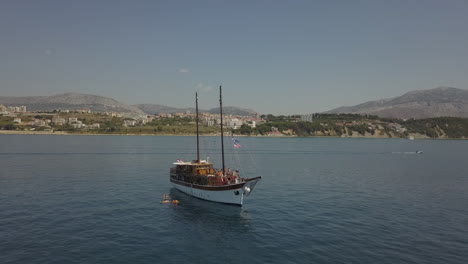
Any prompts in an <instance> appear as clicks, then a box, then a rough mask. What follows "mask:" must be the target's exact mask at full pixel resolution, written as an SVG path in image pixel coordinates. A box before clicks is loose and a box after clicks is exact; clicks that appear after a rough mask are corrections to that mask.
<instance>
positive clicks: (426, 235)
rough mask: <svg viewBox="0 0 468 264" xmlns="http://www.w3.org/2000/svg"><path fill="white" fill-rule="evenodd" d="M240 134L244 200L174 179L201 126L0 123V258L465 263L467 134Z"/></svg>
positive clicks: (207, 148) (208, 153) (216, 157)
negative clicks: (182, 130)
mask: <svg viewBox="0 0 468 264" xmlns="http://www.w3.org/2000/svg"><path fill="white" fill-rule="evenodd" d="M239 140H240V144H241V145H242V148H240V149H238V150H233V149H232V148H231V147H230V143H231V139H229V138H228V139H226V145H227V146H228V148H227V150H226V151H227V156H226V161H227V163H228V166H229V167H230V168H239V169H240V170H241V172H242V173H244V176H248V177H251V176H257V175H261V176H263V179H262V180H261V182H259V184H257V186H256V188H255V190H254V191H253V193H252V195H251V196H250V197H247V198H246V199H245V204H244V206H243V207H237V206H231V205H223V204H217V203H213V202H207V201H203V200H199V199H196V198H193V197H190V196H187V195H185V194H183V193H180V192H178V191H177V190H175V189H172V188H171V186H170V184H169V175H168V173H169V168H170V167H171V166H172V162H174V161H175V160H176V159H186V160H190V159H194V158H195V151H194V150H195V145H194V142H195V138H194V137H176V136H174V137H162V136H54V135H0V263H2V264H5V263H463V264H466V263H468V155H467V153H468V141H457V140H413V141H410V140H403V139H349V138H348V139H341V138H255V137H252V138H250V137H241V138H240V139H239ZM201 144H202V146H201V148H202V149H203V151H202V157H203V158H206V157H209V159H210V161H213V162H215V163H216V164H217V165H219V166H220V151H219V149H218V146H219V138H217V137H202V140H201ZM417 151H422V152H423V153H422V154H416V152H417ZM236 163H237V164H236ZM235 166H239V167H235ZM165 193H168V194H170V195H171V198H172V199H178V200H179V201H180V205H178V206H176V205H172V204H162V203H161V199H162V196H163V195H164V194H165Z"/></svg>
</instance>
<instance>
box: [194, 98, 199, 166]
mask: <svg viewBox="0 0 468 264" xmlns="http://www.w3.org/2000/svg"><path fill="white" fill-rule="evenodd" d="M195 112H196V117H195V119H196V123H197V163H200V137H199V135H198V134H199V133H198V93H197V92H195Z"/></svg>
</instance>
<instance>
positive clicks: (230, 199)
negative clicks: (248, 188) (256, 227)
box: [171, 182, 244, 205]
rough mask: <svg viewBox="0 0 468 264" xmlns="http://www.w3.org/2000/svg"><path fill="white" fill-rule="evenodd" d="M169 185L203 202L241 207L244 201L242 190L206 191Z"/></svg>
mask: <svg viewBox="0 0 468 264" xmlns="http://www.w3.org/2000/svg"><path fill="white" fill-rule="evenodd" d="M171 184H172V186H173V187H174V188H176V189H177V190H179V191H181V192H183V193H186V194H189V195H192V196H194V197H197V198H200V199H203V200H208V201H213V202H218V203H226V204H235V205H242V203H243V201H244V191H243V189H242V188H237V189H233V190H224V191H207V190H201V189H196V188H192V187H186V186H183V185H180V184H177V183H174V182H171ZM236 191H237V192H238V195H236V194H235V193H236Z"/></svg>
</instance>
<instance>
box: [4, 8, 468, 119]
mask: <svg viewBox="0 0 468 264" xmlns="http://www.w3.org/2000/svg"><path fill="white" fill-rule="evenodd" d="M220 84H222V85H223V87H224V94H225V105H236V106H240V107H246V108H251V109H254V110H256V111H258V112H261V113H273V114H280V113H282V114H295V113H309V112H318V111H325V110H329V109H332V108H335V107H338V106H343V105H354V104H358V103H361V102H364V101H368V100H375V99H381V98H387V97H392V96H398V95H400V94H402V93H404V92H407V91H410V90H416V89H430V88H435V87H437V86H453V87H458V88H468V1H464V0H460V1H457V0H447V1H441V0H437V1H429V0H425V1H423V0H421V1H416V0H411V1H410V0H406V1H398V0H392V1H388V0H385V1H384V0H382V1H379V0H369V1H358V0H356V1H348V0H343V1H309V0H304V1H295V0H291V1H272V0H265V1H255V0H249V1H223V0H213V1H203V0H200V1H191V0H187V1H177V0H171V1H157V0H150V1H139V0H136V1H130V0H128V1H117V0H109V1H103V0H95V1H94V0H93V1H82V0H79V1H75V0H70V1H66V0H59V1H47V0H41V1H35V0H30V1H25V0H3V1H1V2H0V96H27V95H52V94H57V93H63V92H81V93H92V94H97V95H103V96H108V97H112V98H115V99H117V100H120V101H123V102H126V103H130V104H136V103H157V104H164V105H170V106H176V107H185V106H191V105H192V104H193V102H192V101H193V93H194V92H195V91H196V90H198V91H199V92H200V104H201V107H202V108H209V107H214V106H216V104H217V100H216V90H215V89H214V88H216V87H217V86H219V85H220Z"/></svg>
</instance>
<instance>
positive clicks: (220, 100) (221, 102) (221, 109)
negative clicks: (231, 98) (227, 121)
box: [219, 85, 226, 175]
mask: <svg viewBox="0 0 468 264" xmlns="http://www.w3.org/2000/svg"><path fill="white" fill-rule="evenodd" d="M219 113H220V115H221V156H222V160H223V175H224V174H225V171H226V167H225V166H224V137H223V134H224V132H223V98H222V94H221V85H220V86H219Z"/></svg>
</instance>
